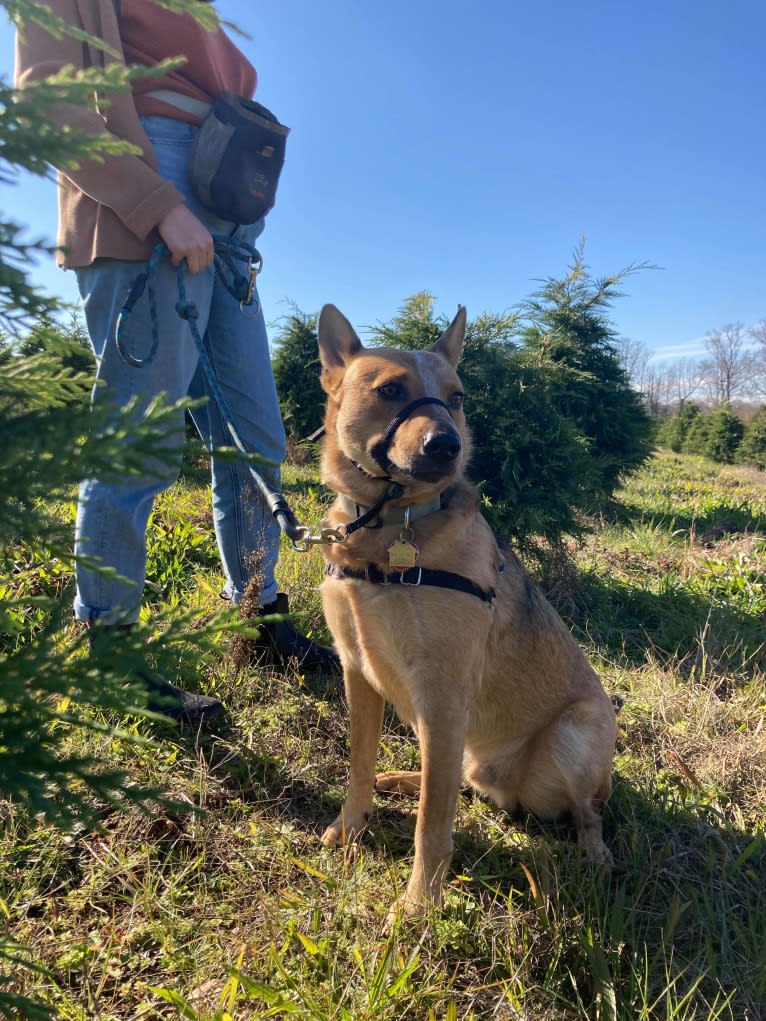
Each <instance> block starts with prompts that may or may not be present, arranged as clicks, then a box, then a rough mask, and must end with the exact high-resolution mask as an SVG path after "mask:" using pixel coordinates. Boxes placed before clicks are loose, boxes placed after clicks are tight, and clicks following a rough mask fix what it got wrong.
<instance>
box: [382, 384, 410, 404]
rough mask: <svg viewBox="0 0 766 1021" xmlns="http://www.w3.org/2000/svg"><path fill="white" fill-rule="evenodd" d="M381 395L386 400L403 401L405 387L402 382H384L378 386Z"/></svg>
mask: <svg viewBox="0 0 766 1021" xmlns="http://www.w3.org/2000/svg"><path fill="white" fill-rule="evenodd" d="M377 391H378V393H379V394H380V396H381V397H382V398H383V399H384V400H386V401H403V400H404V397H405V394H404V387H403V386H402V384H401V383H384V384H383V386H379V387H378V388H377Z"/></svg>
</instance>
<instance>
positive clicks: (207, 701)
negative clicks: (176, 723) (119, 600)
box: [85, 623, 223, 723]
mask: <svg viewBox="0 0 766 1021" xmlns="http://www.w3.org/2000/svg"><path fill="white" fill-rule="evenodd" d="M85 626H86V628H87V629H88V639H89V641H90V644H91V649H93V647H94V646H95V644H96V642H98V641H99V640H102V641H103V640H109V641H112V642H113V641H114V638H115V636H116V635H119V634H120V633H122V634H125V633H127V632H129V631H130V630H131V628H132V626H133V625H132V624H119V625H117V626H114V627H113V626H111V625H109V624H103V625H95V626H94V625H92V624H90V623H86V625H85ZM134 676H136V677H138V678H139V679H140V680H141V682H142V684H144V685H145V686H146V690H147V694H148V697H147V700H146V708H147V709H149V710H151V711H152V712H153V713H161V714H162V715H163V716H169V717H170V718H171V719H174V720H183V721H184V722H185V723H202V722H207V721H208V720H211V719H212V718H213V717H214V716H217V715H218V714H219V713H220V712H221V711H222V710H223V705H222V704H221V702H219V701H218V699H217V698H212V697H211V696H210V695H197V694H193V693H192V692H189V691H184V690H183V689H182V688H178V687H176V685H175V684H171V683H170V681H167V680H165V678H164V677H162V676H161V675H160V674H157V673H155V672H154V671H152V670H150V669H149V668H148V667H142V668H139V669H136V670H135V672H134Z"/></svg>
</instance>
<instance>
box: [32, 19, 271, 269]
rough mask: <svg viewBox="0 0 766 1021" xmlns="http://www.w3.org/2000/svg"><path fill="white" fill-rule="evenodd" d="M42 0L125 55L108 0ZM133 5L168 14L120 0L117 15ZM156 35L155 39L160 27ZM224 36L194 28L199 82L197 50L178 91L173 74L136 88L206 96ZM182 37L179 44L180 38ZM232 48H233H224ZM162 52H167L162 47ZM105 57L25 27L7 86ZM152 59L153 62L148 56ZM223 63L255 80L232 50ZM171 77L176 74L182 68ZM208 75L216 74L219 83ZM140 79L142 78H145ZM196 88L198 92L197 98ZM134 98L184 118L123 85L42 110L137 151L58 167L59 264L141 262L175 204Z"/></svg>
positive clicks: (177, 196) (99, 63)
mask: <svg viewBox="0 0 766 1021" xmlns="http://www.w3.org/2000/svg"><path fill="white" fill-rule="evenodd" d="M47 3H48V5H49V6H50V7H51V9H52V10H53V13H54V14H57V15H58V16H59V17H60V18H62V19H63V20H64V21H66V22H67V24H70V25H73V26H75V27H76V28H78V29H80V30H84V31H85V32H87V33H88V34H89V35H91V36H94V37H96V38H97V39H101V40H102V41H103V42H105V43H107V45H109V46H110V47H111V48H112V49H113V50H115V51H116V52H117V53H118V54H119V59H120V60H121V61H124V60H125V59H126V57H125V55H124V51H123V44H122V39H121V36H120V28H119V25H118V21H117V13H116V9H115V5H114V0H47ZM139 5H140V6H142V7H144V8H146V12H145V13H146V16H147V17H149V16H154V15H155V12H156V16H161V15H162V16H164V15H167V13H168V12H166V11H164V9H162V8H160V7H157V6H156V5H154V4H151V3H149V2H148V0H123V10H124V11H125V13H126V15H127V14H128V12H129V10H133V11H135V9H136V8H138V7H139ZM149 8H152V10H151V11H150V10H149ZM172 17H174V18H177V19H181V20H183V21H191V20H192V19H190V18H189V17H188V15H172ZM144 24H146V23H145V22H144ZM192 34H194V33H192ZM156 35H157V38H160V32H159V31H157V32H156ZM161 37H162V38H164V39H171V38H172V39H173V42H174V45H173V46H172V49H173V50H175V51H176V53H177V52H178V49H177V47H176V45H175V43H176V42H177V41H180V38H179V36H178V35H177V34H173V35H172V36H171V35H167V36H165V35H164V32H163V33H162V35H161ZM224 39H225V36H224V35H223V32H212V33H208V32H205V31H204V30H202V29H199V35H197V36H196V42H197V44H198V45H199V46H201V47H202V52H203V53H204V54H205V55H206V57H209V58H210V59H209V61H208V62H207V63H208V65H209V67H208V69H207V70H206V71H205V72H204V75H203V76H202V78H200V77H199V76H198V68H199V66H200V57H199V54H198V55H197V57H196V58H195V60H194V64H195V70H194V71H193V75H192V78H191V79H186V82H187V84H186V85H184V86H183V88H181V87H179V83H178V82H177V81H176V80H175V79H174V81H173V82H172V84H169V83H168V79H164V78H163V79H157V78H153V79H152V80H151V84H148V85H146V84H143V83H139V84H140V85H141V87H142V88H144V89H146V88H150V89H156V88H163V87H172V88H174V89H176V90H178V91H187V92H188V94H190V95H194V96H195V97H196V98H206V99H212V98H214V96H213V95H211V94H210V92H208V91H207V90H208V88H210V89H211V90H212V89H213V88H216V87H217V85H216V84H215V83H216V82H217V81H218V80H225V81H228V80H229V79H228V78H227V77H226V74H227V71H226V69H225V68H221V64H220V61H221V59H222V58H223V57H224V55H225V54H226V53H227V52H229V53H231V51H228V50H227V46H226V44H225V43H224V42H223V40H224ZM184 41H187V38H186V37H185V39H184ZM226 42H227V43H228V40H226ZM228 45H229V46H231V45H232V44H230V43H228ZM170 48H171V47H169V46H168V47H167V48H166V47H163V49H170ZM232 50H236V48H234V47H233V46H232ZM236 52H237V53H238V51H236ZM162 55H163V56H170V55H172V54H171V53H168V52H164V53H163V54H162ZM114 59H115V58H114V57H110V56H108V55H107V54H105V53H104V51H103V50H101V49H98V48H97V47H95V46H89V45H88V44H86V43H83V42H81V41H79V40H77V39H74V38H72V37H71V36H64V37H63V38H61V39H55V38H54V37H53V36H52V35H51V34H50V33H49V32H46V31H45V30H44V29H42V28H40V27H39V26H37V25H33V24H27V25H25V29H24V33H23V35H20V36H18V37H17V41H16V85H17V87H18V88H24V86H25V85H26V84H28V83H30V82H33V81H40V80H43V79H45V78H47V77H49V76H50V75H52V74H55V73H56V72H57V71H59V70H60V69H61V68H63V67H65V66H67V65H73V66H74V67H76V68H89V67H104V66H105V65H106V64H107V63H109V62H114ZM136 59H137V58H136ZM154 59H157V55H156V54H155V56H154ZM228 67H229V70H230V69H231V67H236V76H235V79H232V81H235V82H236V84H237V85H239V84H240V83H241V82H242V81H243V78H242V77H240V75H244V77H245V80H247V76H248V75H252V77H251V78H250V79H249V80H250V81H252V83H253V85H254V84H255V71H254V70H253V69H252V68H250V65H249V64H247V61H245V59H244V57H242V55H241V54H239V59H238V60H234V61H233V62H232V64H231V65H228ZM248 69H249V70H248ZM176 74H180V75H181V76H182V77H183V69H181V70H180V71H178V72H176ZM216 75H221V76H222V78H221V79H218V78H216ZM143 82H144V83H146V82H147V79H144V80H143ZM196 90H201V92H202V95H200V93H199V91H196ZM137 91H138V88H137ZM232 91H238V89H237V88H235V89H232ZM137 102H140V103H142V104H143V103H144V102H147V103H149V104H154V109H150V108H146V109H144V110H143V111H142V112H145V113H150V112H153V113H161V114H163V115H165V116H171V117H175V118H176V119H185V118H184V115H183V114H182V113H181V112H180V111H178V110H176V108H175V107H170V106H167V105H166V104H162V103H159V104H157V102H156V101H152V100H148V101H147V100H140V99H138V100H134V97H133V94H132V93H131V92H129V91H127V90H126V91H125V92H124V93H119V94H117V95H112V96H110V97H109V98H108V102H104V100H103V97H99V95H98V94H95V95H94V102H93V105H92V106H88V107H79V106H73V105H68V104H67V105H65V104H62V105H60V106H57V107H56V108H55V110H53V111H51V114H52V116H53V117H54V118H55V119H56V121H57V123H59V124H61V126H62V127H63V128H67V129H71V130H73V131H78V132H80V133H81V134H86V135H94V136H95V135H102V134H104V132H106V133H108V134H111V135H112V136H113V137H115V138H119V139H122V140H124V141H128V142H132V143H133V144H134V145H135V146H137V148H138V150H139V154H133V153H124V154H122V155H120V156H105V157H104V158H103V161H102V162H98V163H97V162H95V161H84V162H83V163H82V164H81V165H80V166H79V167H78V168H77V169H76V170H67V172H66V174H63V173H59V175H58V179H59V184H60V187H59V224H58V245H59V246H60V247H59V251H58V262H59V265H61V266H64V267H67V268H69V267H75V266H87V265H90V263H91V262H93V260H94V259H97V258H102V257H105V258H112V259H128V260H133V259H135V260H141V261H143V260H145V259H147V258H148V257H149V255H150V254H151V251H152V248H153V247H154V245H155V244H156V243H157V241H158V240H159V234H158V233H157V231H156V229H155V228H156V226H157V224H158V223H159V222H160V220H162V219H163V218H164V216H165V215H166V214H167V213H169V212H170V210H171V209H173V208H174V207H175V206H177V205H180V204H181V203H182V202H183V201H184V198H183V196H182V195H181V193H180V192H179V191H178V190H177V189H176V188H175V187H174V185H172V184H170V183H169V182H168V181H165V180H163V178H161V177H160V176H159V174H158V173H157V168H156V162H155V160H154V155H153V153H152V148H151V144H150V142H149V140H148V138H147V137H146V133H145V132H144V130H143V128H142V127H141V124H140V122H139V119H138V117H139V113H138V110H137V109H136V105H137ZM186 119H188V118H186Z"/></svg>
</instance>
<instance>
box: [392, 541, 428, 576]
mask: <svg viewBox="0 0 766 1021" xmlns="http://www.w3.org/2000/svg"><path fill="white" fill-rule="evenodd" d="M418 553H420V550H419V549H418V547H417V546H416V545H415V543H414V542H408V541H407V540H406V539H401V538H400V539H394V541H393V542H392V543H391V545H390V546H389V547H388V565H389V567H394V568H396V570H397V571H406V570H407V568H408V567H414V566H415V564H416V563H417V559H418Z"/></svg>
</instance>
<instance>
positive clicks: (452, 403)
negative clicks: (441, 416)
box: [447, 390, 465, 410]
mask: <svg viewBox="0 0 766 1021" xmlns="http://www.w3.org/2000/svg"><path fill="white" fill-rule="evenodd" d="M464 397H465V394H464V393H461V391H460V390H456V391H455V392H454V393H453V394H452V396H451V397H450V399H449V400H448V401H447V406H448V407H450V408H454V409H455V410H457V409H458V408H462V407H463V398H464Z"/></svg>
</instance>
